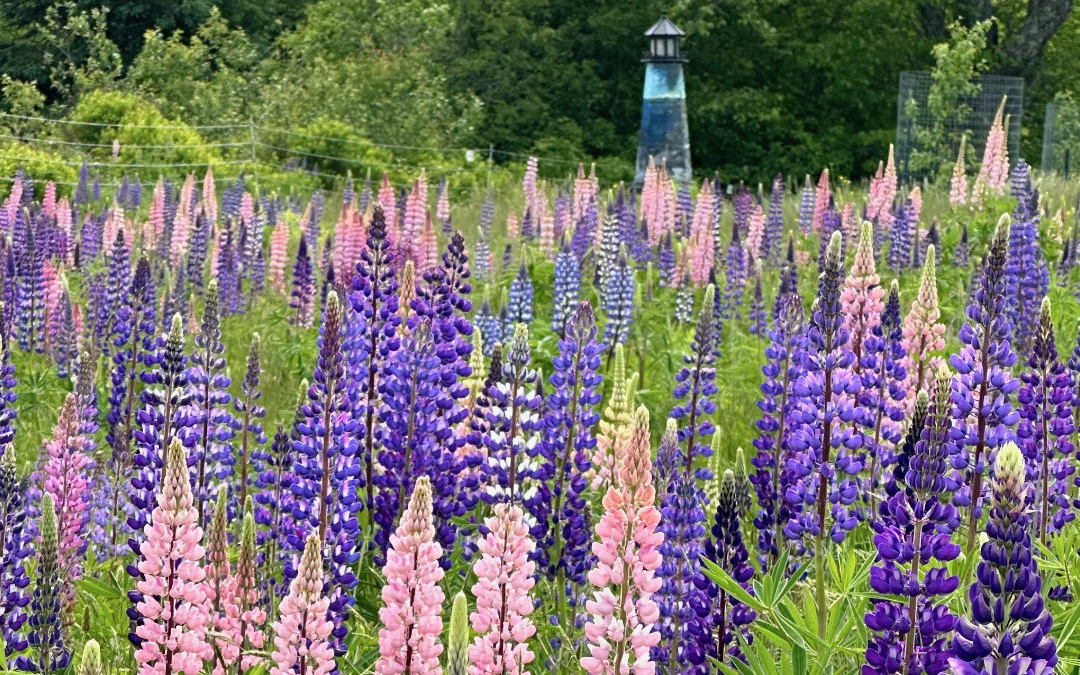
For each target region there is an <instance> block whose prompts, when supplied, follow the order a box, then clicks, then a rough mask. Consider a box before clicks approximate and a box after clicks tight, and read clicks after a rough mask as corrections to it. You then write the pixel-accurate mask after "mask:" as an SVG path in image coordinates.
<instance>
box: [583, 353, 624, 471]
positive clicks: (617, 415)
mask: <svg viewBox="0 0 1080 675" xmlns="http://www.w3.org/2000/svg"><path fill="white" fill-rule="evenodd" d="M631 412H632V409H631V407H630V401H629V398H628V396H627V388H626V357H625V352H624V349H623V346H622V345H615V359H614V363H613V364H612V367H611V395H610V396H609V397H608V402H607V405H606V406H605V407H604V414H603V416H602V417H601V418H600V419H599V427H598V431H597V434H596V446H595V447H594V449H593V455H592V458H591V461H590V468H589V471H590V488H591V489H592V490H594V491H599V492H607V486H608V485H609V484H610V482H611V481H612V480H613V479H614V477H615V475H616V474H617V472H618V470H619V462H620V449H621V448H622V446H623V445H624V444H625V440H626V436H627V434H628V433H629V426H630V422H631Z"/></svg>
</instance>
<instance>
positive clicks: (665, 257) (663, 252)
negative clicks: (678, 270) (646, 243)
mask: <svg viewBox="0 0 1080 675" xmlns="http://www.w3.org/2000/svg"><path fill="white" fill-rule="evenodd" d="M657 264H658V265H659V267H660V287H661V288H671V287H673V286H675V285H676V283H675V248H674V245H673V244H672V241H671V234H670V233H669V234H667V235H665V236H664V239H663V241H662V242H661V244H660V258H659V261H658V263H657Z"/></svg>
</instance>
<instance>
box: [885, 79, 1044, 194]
mask: <svg viewBox="0 0 1080 675" xmlns="http://www.w3.org/2000/svg"><path fill="white" fill-rule="evenodd" d="M972 85H973V86H972V88H971V90H970V91H969V92H968V95H962V96H960V97H959V99H958V101H957V102H956V105H952V106H949V110H948V112H947V113H946V114H944V115H943V116H937V115H935V114H934V113H933V111H932V110H931V105H930V97H931V90H932V86H933V76H932V75H931V74H930V73H929V72H926V71H904V72H902V73H900V82H899V87H898V89H897V95H896V143H895V146H896V170H897V173H898V174H899V175H900V177H901V179H903V180H913V179H919V178H924V177H934V176H936V175H937V174H938V173H939V172H940V170H941V169H942V167H949V166H952V164H953V163H954V162H955V161H956V155H957V153H958V152H959V149H960V139H961V138H962V137H964V136H966V137H967V147H968V152H967V159H968V162H969V164H968V166H969V167H970V166H971V163H972V162H975V163H976V164H977V163H978V162H979V161H980V160H981V159H982V153H983V148H984V146H985V145H986V136H987V133H988V132H989V131H990V127H991V126H992V125H993V123H994V115H995V114H997V111H998V108H999V107H1000V106H1001V101H1002V99H1004V100H1005V115H1007V116H1008V118H1009V123H1008V128H1007V129H1006V131H1007V134H1008V136H1007V137H1008V149H1009V156H1010V157H1012V158H1016V157H1018V156H1019V153H1020V124H1021V120H1022V118H1023V115H1024V78H1022V77H1005V76H1000V75H983V76H980V77H977V78H975V79H974V80H973V82H972Z"/></svg>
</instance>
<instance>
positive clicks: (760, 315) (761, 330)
mask: <svg viewBox="0 0 1080 675" xmlns="http://www.w3.org/2000/svg"><path fill="white" fill-rule="evenodd" d="M760 267H761V266H760V265H758V268H759V269H758V271H757V273H756V274H754V294H753V296H752V297H751V299H750V334H751V335H757V336H760V337H765V332H766V331H767V330H768V329H769V325H768V323H767V319H766V318H765V317H766V314H767V313H766V311H765V296H764V295H763V294H762V291H761V269H760Z"/></svg>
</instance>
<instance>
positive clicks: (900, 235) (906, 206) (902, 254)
mask: <svg viewBox="0 0 1080 675" xmlns="http://www.w3.org/2000/svg"><path fill="white" fill-rule="evenodd" d="M912 215H913V210H912V208H911V201H910V200H908V201H905V202H904V203H902V204H900V206H899V207H898V208H897V209H896V216H895V219H894V220H893V226H892V232H891V239H890V242H889V267H890V268H891V269H892V270H893V272H895V273H896V274H900V272H902V271H903V270H904V269H905V268H907V267H908V266H909V265H910V264H911V262H912V259H911V231H912V230H913V229H915V228H917V227H918V226H919V224H918V223H917V222H912Z"/></svg>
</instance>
